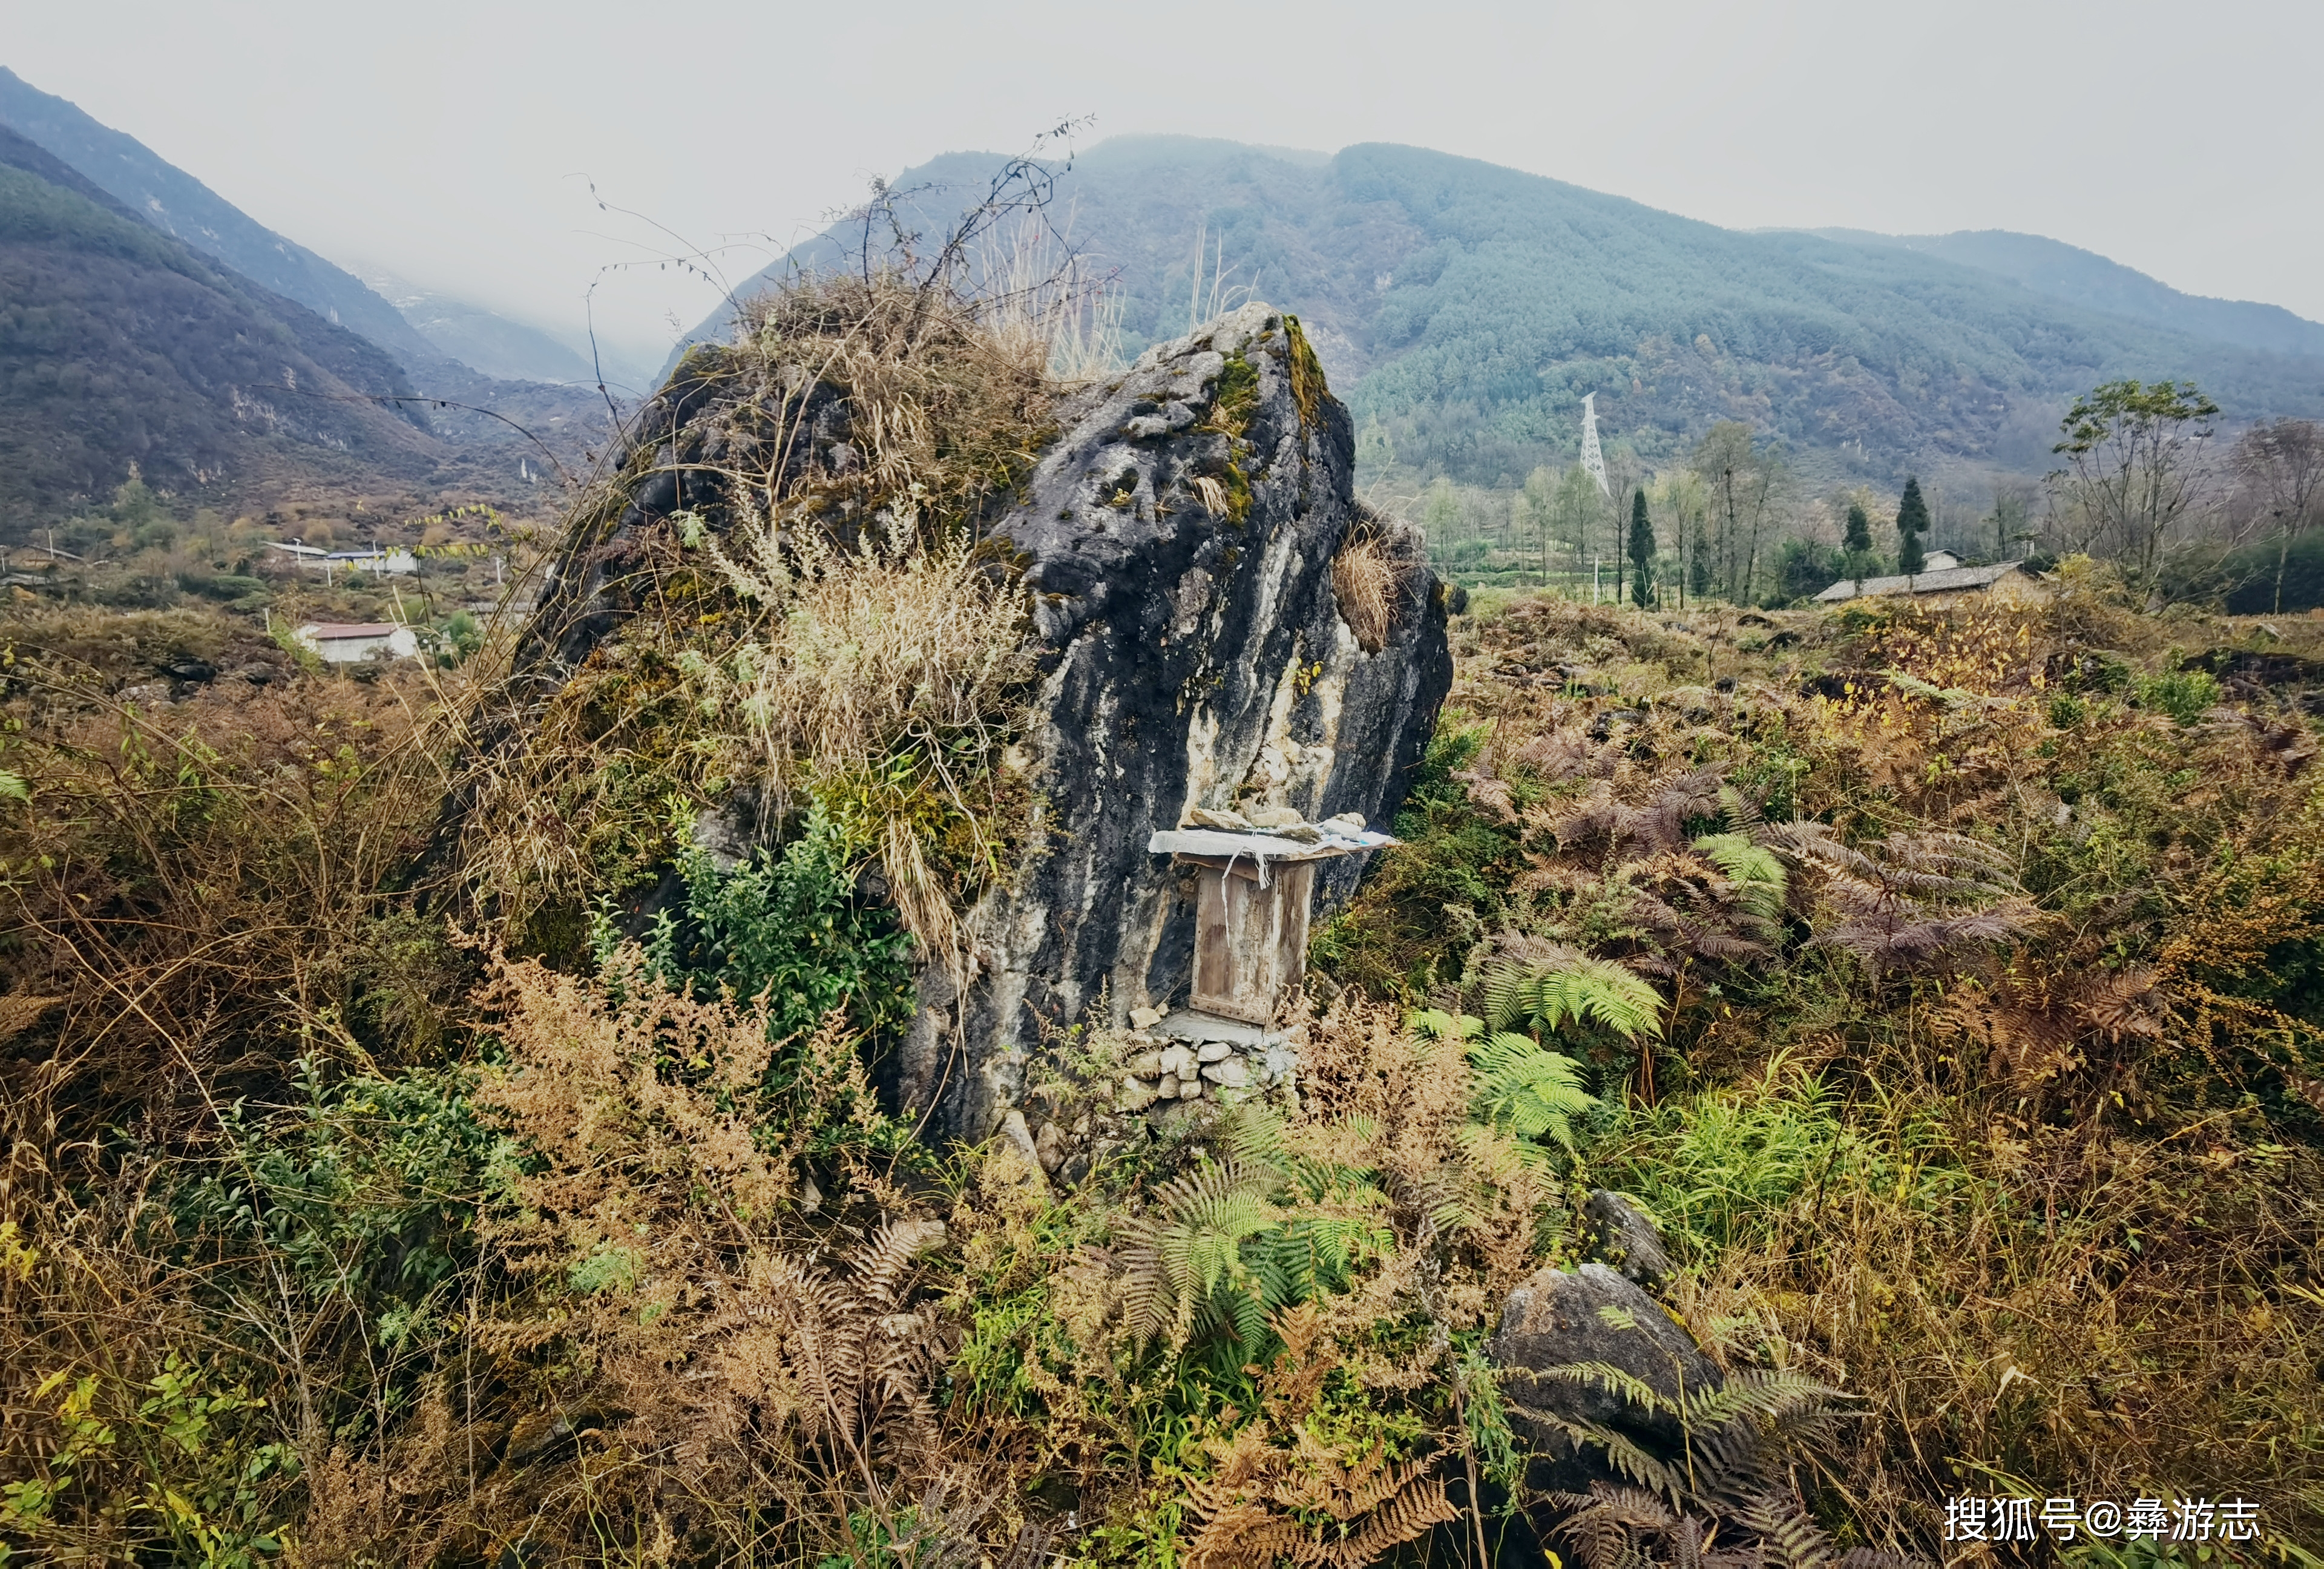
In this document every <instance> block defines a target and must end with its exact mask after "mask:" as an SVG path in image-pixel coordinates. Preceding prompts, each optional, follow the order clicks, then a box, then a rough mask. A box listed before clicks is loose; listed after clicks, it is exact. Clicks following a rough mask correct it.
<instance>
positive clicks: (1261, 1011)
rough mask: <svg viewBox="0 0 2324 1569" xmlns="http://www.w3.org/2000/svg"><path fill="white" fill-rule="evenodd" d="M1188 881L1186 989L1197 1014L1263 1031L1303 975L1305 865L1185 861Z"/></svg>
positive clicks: (1309, 888) (1309, 881) (1311, 873)
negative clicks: (1190, 870)
mask: <svg viewBox="0 0 2324 1569" xmlns="http://www.w3.org/2000/svg"><path fill="white" fill-rule="evenodd" d="M1187 859H1188V860H1190V861H1192V862H1194V864H1195V865H1196V867H1197V868H1198V869H1199V870H1198V871H1197V872H1196V873H1195V881H1194V891H1195V899H1194V995H1193V996H1192V997H1191V998H1190V999H1188V1001H1190V1003H1191V1004H1192V1005H1193V1007H1194V1011H1196V1012H1199V1013H1212V1014H1216V1015H1217V1016H1218V1017H1220V1018H1222V1019H1233V1020H1240V1021H1242V1022H1243V1023H1246V1024H1267V1023H1268V1022H1270V1021H1271V1020H1273V1019H1274V1018H1275V1010H1276V1006H1277V1004H1278V1003H1280V1002H1281V1001H1283V997H1284V994H1285V993H1286V992H1288V991H1290V989H1291V988H1292V987H1293V986H1295V985H1296V984H1297V983H1298V982H1299V980H1300V977H1301V976H1302V975H1304V974H1305V973H1306V968H1307V906H1308V902H1309V898H1310V896H1311V894H1312V893H1313V891H1314V886H1315V864H1314V862H1312V861H1300V862H1293V863H1290V864H1288V865H1286V864H1282V863H1277V864H1276V865H1273V866H1270V867H1268V872H1267V885H1266V886H1265V887H1261V886H1260V885H1259V868H1258V867H1257V866H1256V865H1254V864H1253V863H1250V862H1249V861H1245V860H1240V859H1238V860H1236V861H1234V862H1232V863H1229V862H1227V861H1225V860H1223V859H1222V858H1217V857H1213V856H1207V855H1204V856H1188V857H1187Z"/></svg>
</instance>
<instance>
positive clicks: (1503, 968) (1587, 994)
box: [1485, 955, 1663, 1040]
mask: <svg viewBox="0 0 2324 1569" xmlns="http://www.w3.org/2000/svg"><path fill="white" fill-rule="evenodd" d="M1662 1006H1663V1000H1662V996H1661V994H1660V993H1659V992H1656V991H1655V989H1654V987H1652V986H1651V985H1649V984H1647V983H1646V981H1645V980H1644V979H1643V978H1641V977H1640V976H1638V975H1636V974H1632V973H1631V972H1630V971H1628V970H1626V969H1624V968H1623V967H1622V966H1621V965H1619V964H1615V963H1614V962H1613V961H1612V960H1610V959H1591V958H1585V957H1583V956H1582V955H1572V957H1569V958H1566V959H1563V960H1561V961H1559V962H1558V963H1556V964H1504V965H1500V966H1499V967H1497V968H1495V969H1493V970H1491V971H1489V972H1488V973H1487V974H1486V976H1485V1018H1486V1020H1487V1022H1488V1023H1489V1025H1490V1026H1491V1028H1493V1029H1509V1028H1511V1027H1513V1026H1520V1025H1523V1026H1530V1027H1531V1028H1533V1029H1537V1030H1539V1031H1541V1032H1542V1033H1544V1034H1548V1033H1550V1032H1552V1031H1554V1030H1555V1029H1558V1028H1559V1027H1560V1026H1562V1025H1563V1024H1564V1023H1565V1022H1566V1021H1567V1020H1573V1021H1575V1022H1586V1023H1594V1024H1598V1025H1601V1026H1603V1027H1604V1028H1606V1029H1610V1030H1612V1031H1613V1032H1614V1033H1615V1034H1617V1035H1618V1036H1620V1037H1621V1038H1623V1039H1625V1040H1636V1039H1637V1038H1639V1037H1640V1036H1642V1035H1644V1036H1651V1037H1653V1038H1655V1039H1660V1038H1662V1033H1663V1021H1662Z"/></svg>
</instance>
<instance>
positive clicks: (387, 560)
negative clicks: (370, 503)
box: [324, 546, 420, 577]
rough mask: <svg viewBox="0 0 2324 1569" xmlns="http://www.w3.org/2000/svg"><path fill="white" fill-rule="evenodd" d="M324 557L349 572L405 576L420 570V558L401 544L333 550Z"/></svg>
mask: <svg viewBox="0 0 2324 1569" xmlns="http://www.w3.org/2000/svg"><path fill="white" fill-rule="evenodd" d="M324 559H326V560H327V561H328V562H329V563H330V564H331V565H332V566H334V567H344V568H346V569H347V570H348V571H350V572H392V573H394V574H395V575H396V576H398V577H405V576H409V575H410V574H411V573H414V572H417V571H419V570H420V558H419V557H417V556H414V555H413V554H412V553H411V552H410V551H409V550H406V549H402V548H401V546H397V547H393V548H391V549H385V550H379V549H372V550H334V551H332V552H331V553H330V554H329V555H328V556H327V557H326V558H324Z"/></svg>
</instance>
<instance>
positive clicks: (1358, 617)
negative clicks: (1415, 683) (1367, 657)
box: [1212, 507, 1420, 654]
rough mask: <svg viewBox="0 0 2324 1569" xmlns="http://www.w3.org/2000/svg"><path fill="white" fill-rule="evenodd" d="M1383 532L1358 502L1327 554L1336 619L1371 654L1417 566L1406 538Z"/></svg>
mask: <svg viewBox="0 0 2324 1569" xmlns="http://www.w3.org/2000/svg"><path fill="white" fill-rule="evenodd" d="M1212 510H1213V511H1217V510H1218V509H1217V508H1215V507H1213V509H1212ZM1389 530H1390V525H1389V524H1388V522H1387V521H1385V520H1383V519H1381V518H1379V517H1377V516H1375V515H1373V514H1372V513H1371V512H1369V509H1365V508H1362V507H1359V508H1358V509H1357V516H1356V518H1355V520H1354V521H1353V522H1351V524H1350V525H1349V528H1348V532H1347V535H1346V537H1345V538H1344V539H1343V540H1342V541H1341V544H1340V549H1339V553H1338V554H1337V555H1335V556H1333V558H1332V593H1333V597H1334V599H1335V600H1336V601H1337V602H1338V605H1339V607H1340V619H1341V620H1342V621H1344V622H1346V623H1348V630H1349V631H1350V632H1354V633H1355V634H1356V641H1357V642H1358V643H1359V644H1360V645H1361V646H1362V648H1363V650H1364V651H1365V652H1366V653H1374V654H1376V653H1378V652H1379V651H1380V650H1382V649H1384V648H1386V647H1387V646H1388V635H1389V633H1390V632H1393V631H1394V630H1395V626H1396V621H1397V615H1398V614H1400V613H1401V612H1402V611H1403V609H1404V604H1405V601H1406V599H1407V598H1408V597H1410V588H1411V585H1412V581H1413V577H1414V576H1415V574H1416V572H1417V571H1418V569H1419V568H1420V560H1419V558H1418V556H1417V555H1416V553H1415V552H1414V550H1413V549H1412V543H1411V541H1409V540H1402V539H1399V538H1397V536H1396V535H1395V534H1393V533H1391V532H1390V531H1389Z"/></svg>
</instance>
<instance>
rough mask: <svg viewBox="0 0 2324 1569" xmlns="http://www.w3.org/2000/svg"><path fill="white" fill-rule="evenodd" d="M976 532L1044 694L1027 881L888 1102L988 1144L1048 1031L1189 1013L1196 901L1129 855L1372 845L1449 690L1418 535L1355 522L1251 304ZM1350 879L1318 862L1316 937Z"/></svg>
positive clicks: (1034, 747) (1347, 492) (1179, 349)
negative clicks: (1289, 828)
mask: <svg viewBox="0 0 2324 1569" xmlns="http://www.w3.org/2000/svg"><path fill="white" fill-rule="evenodd" d="M1058 423H1059V428H1060V434H1059V435H1058V437H1057V438H1056V441H1055V443H1054V444H1053V445H1051V446H1050V447H1049V448H1047V451H1046V452H1045V454H1044V456H1043V457H1042V458H1041V460H1040V463H1039V466H1038V467H1037V469H1036V471H1035V472H1034V474H1033V476H1032V479H1031V483H1030V485H1029V486H1028V491H1027V492H1026V494H1024V495H1023V498H1022V500H1021V502H1020V503H1019V505H1017V506H1016V507H1015V508H1014V509H1013V510H1011V511H1010V512H1009V513H1008V514H1007V515H1006V516H1005V517H1004V518H1003V519H1001V521H1000V523H999V525H998V528H997V529H996V531H995V535H996V540H997V541H998V542H999V543H1000V544H1001V547H1002V548H1003V549H1006V550H1008V551H1009V552H1010V556H1011V558H1012V559H1013V561H1014V563H1015V565H1016V566H1017V567H1018V568H1019V569H1020V570H1021V571H1022V574H1023V578H1024V581H1025V583H1026V584H1027V585H1028V586H1029V587H1030V588H1031V589H1032V590H1033V591H1034V594H1035V595H1036V599H1035V617H1036V621H1037V631H1038V637H1039V642H1040V660H1041V669H1042V678H1041V683H1040V688H1039V691H1038V694H1037V698H1036V703H1035V711H1036V718H1035V722H1034V724H1033V725H1032V727H1031V731H1030V735H1029V739H1028V747H1027V752H1028V771H1029V776H1030V783H1031V785H1032V799H1033V801H1034V803H1035V805H1034V808H1033V819H1032V824H1031V832H1030V835H1029V837H1028V842H1027V846H1026V851H1025V854H1024V855H1023V857H1022V860H1021V861H1020V863H1019V865H1018V866H1017V867H1016V868H1015V869H1014V872H1013V875H1012V876H1011V877H1010V880H1009V881H1008V882H1007V883H1006V884H1005V885H1004V886H1002V887H1001V888H1000V889H998V890H996V891H993V892H992V893H991V894H990V895H988V896H987V897H986V898H985V899H984V900H983V901H982V903H981V904H980V905H979V906H978V908H977V909H975V910H973V912H972V913H971V915H970V917H969V919H968V922H967V929H968V934H969V937H970V941H971V953H972V955H973V961H974V971H973V976H972V978H971V980H970V983H969V984H968V985H967V987H966V988H965V990H962V989H961V988H959V987H956V986H955V985H954V982H953V978H952V977H951V976H950V975H948V974H945V973H944V972H943V971H941V970H939V969H936V968H933V967H931V968H930V969H928V970H927V971H925V972H924V973H923V980H922V985H921V992H920V996H921V1014H920V1020H919V1023H918V1028H916V1029H915V1030H914V1032H913V1035H912V1038H911V1040H910V1042H909V1044H908V1047H907V1048H906V1051H905V1053H904V1056H903V1058H902V1061H901V1062H900V1064H899V1069H900V1072H899V1088H900V1091H901V1098H902V1099H903V1100H904V1101H905V1102H906V1103H912V1104H918V1105H922V1106H931V1105H932V1106H934V1107H936V1109H937V1111H938V1114H939V1120H940V1121H941V1123H942V1124H943V1126H944V1127H945V1130H946V1131H949V1132H952V1133H954V1134H955V1135H958V1136H962V1137H966V1138H972V1139H973V1138H982V1137H983V1136H985V1135H987V1134H988V1133H990V1132H991V1130H992V1129H993V1128H995V1127H997V1126H998V1125H999V1124H1000V1122H1001V1120H1002V1118H1003V1117H1004V1116H1005V1115H1006V1113H1007V1112H1008V1110H1009V1109H1010V1107H1011V1106H1012V1105H1014V1104H1016V1103H1018V1102H1019V1099H1020V1097H1021V1094H1022V1091H1023V1086H1024V1083H1025V1075H1026V1070H1027V1067H1028V1064H1029V1063H1030V1061H1031V1059H1032V1057H1033V1056H1034V1054H1035V1053H1037V1051H1038V1050H1040V1049H1041V1047H1040V1043H1041V1041H1042V1039H1043V1033H1044V1031H1045V1029H1051V1028H1054V1027H1057V1026H1070V1025H1074V1024H1077V1023H1080V1022H1083V1021H1084V1020H1086V1019H1087V1018H1088V1017H1089V1016H1090V1014H1091V1012H1092V1011H1093V1010H1102V1011H1103V1012H1104V1013H1105V1014H1106V1015H1107V1016H1108V1021H1110V1022H1115V1023H1119V1022H1120V1021H1122V1020H1126V1019H1127V1017H1128V1015H1129V1013H1130V1011H1132V1010H1133V1009H1138V1008H1142V1007H1147V1006H1153V1005H1169V1004H1176V1003H1182V1002H1183V1001H1184V1000H1185V994H1186V991H1187V987H1188V983H1189V981H1190V977H1191V972H1192V965H1193V941H1194V910H1193V908H1192V900H1193V897H1194V881H1193V879H1192V878H1191V877H1190V876H1188V875H1186V874H1185V873H1184V872H1181V871H1180V870H1177V869H1176V868H1174V867H1173V866H1172V864H1171V863H1170V861H1169V859H1168V858H1167V857H1165V856H1157V855H1155V854H1149V853H1148V849H1147V842H1148V837H1149V835H1152V834H1153V833H1154V832H1155V831H1156V830H1157V829H1167V828H1173V827H1176V826H1178V824H1179V823H1180V821H1181V818H1182V817H1183V816H1184V814H1185V812H1186V811H1187V809H1188V808H1194V807H1203V808H1214V809H1215V808H1243V809H1246V810H1248V809H1251V808H1264V807H1276V808H1291V809H1293V810H1296V811H1297V812H1298V813H1300V814H1301V815H1302V816H1303V817H1306V818H1308V819H1309V820H1314V819H1319V818H1323V817H1332V816H1336V815H1338V814H1342V813H1348V812H1354V813H1359V814H1361V815H1362V816H1363V817H1365V818H1366V819H1367V820H1368V821H1371V822H1374V823H1378V822H1379V821H1380V820H1381V819H1383V818H1384V817H1387V816H1388V814H1389V813H1390V812H1391V811H1393V810H1394V808H1396V806H1397V803H1398V802H1399V801H1400V799H1401V798H1402V797H1403V794H1404V791H1405V789H1406V780H1407V775H1408V774H1409V772H1410V771H1411V769H1412V767H1413V765H1414V764H1415V763H1416V761H1418V760H1419V758H1420V755H1421V752H1422V751H1423V749H1424V748H1425V745H1426V743H1427V740H1428V736H1429V734H1430V731H1431V729H1432V727H1433V726H1434V722H1435V718H1436V713H1437V709H1438V707H1439V706H1440V705H1441V704H1442V702H1443V698H1444V695H1445V693H1446V691H1447V690H1448V689H1449V688H1450V687H1451V684H1452V656H1451V653H1450V651H1449V650H1448V648H1447V646H1446V641H1445V635H1444V607H1443V593H1442V591H1441V589H1440V588H1439V586H1438V585H1437V582H1436V579H1435V578H1434V576H1433V575H1432V574H1431V573H1430V572H1429V571H1428V570H1427V568H1426V567H1425V563H1424V561H1423V558H1422V545H1421V541H1420V540H1419V539H1418V537H1417V535H1416V532H1415V531H1412V530H1410V529H1408V528H1407V527H1406V526H1405V525H1402V524H1399V523H1396V522H1392V521H1388V520H1386V519H1383V518H1381V517H1379V516H1378V515H1376V514H1374V513H1372V512H1369V511H1368V510H1367V509H1365V508H1364V507H1362V506H1361V505H1360V503H1358V502H1357V500H1356V498H1355V494H1354V488H1353V473H1354V445H1355V444H1354V431H1353V427H1352V424H1351V420H1349V417H1348V412H1347V411H1346V409H1345V408H1343V407H1342V405H1341V403H1340V402H1339V401H1338V400H1337V399H1335V398H1333V396H1332V395H1331V393H1330V392H1328V391H1327V390H1326V389H1325V387H1324V384H1323V372H1322V369H1321V368H1320V367H1319V366H1318V365H1317V364H1316V362H1315V357H1314V354H1313V352H1312V351H1311V350H1310V349H1309V348H1308V346H1307V344H1306V342H1305V339H1304V338H1303V337H1301V335H1300V332H1299V328H1298V324H1297V322H1296V320H1295V319H1294V318H1290V317H1287V316H1285V315H1283V314H1282V313H1280V312H1278V311H1276V310H1274V309H1270V308H1268V307H1267V306H1264V305H1250V306H1246V307H1244V308H1243V309H1240V310H1238V311H1236V312H1234V313H1233V314H1232V315H1231V316H1228V317H1225V318H1222V319H1220V320H1217V321H1215V322H1213V323H1212V324H1210V325H1209V326H1207V327H1205V328H1202V329H1201V330H1200V331H1198V332H1195V333H1194V334H1192V335H1190V336H1188V337H1183V338H1179V339H1177V340H1176V341H1175V342H1172V343H1167V344H1164V345H1160V346H1157V347H1155V348H1152V349H1149V350H1148V351H1147V353H1146V354H1145V355H1142V356H1141V357H1140V358H1139V361H1138V363H1137V364H1136V365H1134V366H1132V367H1131V368H1130V371H1129V373H1128V374H1124V375H1120V376H1118V377H1112V378H1109V379H1107V380H1104V381H1102V382H1101V383H1098V384H1096V385H1094V386H1092V387H1090V388H1088V389H1087V390H1086V391H1084V392H1081V393H1079V394H1077V395H1076V396H1074V398H1072V399H1071V400H1069V401H1067V402H1066V403H1065V405H1064V406H1063V407H1062V408H1061V410H1060V411H1059V419H1058ZM1363 859H1364V858H1362V857H1351V858H1349V859H1346V860H1342V861H1339V862H1335V863H1325V866H1324V868H1323V871H1322V872H1321V874H1320V875H1319V876H1318V878H1317V879H1316V895H1315V898H1316V905H1317V907H1318V910H1319V912H1321V911H1322V910H1324V909H1329V907H1330V906H1331V905H1332V904H1333V902H1335V901H1338V900H1344V899H1345V898H1346V896H1347V895H1348V893H1349V892H1350V891H1352V889H1353V887H1354V884H1355V881H1356V880H1357V878H1358V877H1360V875H1361V872H1362V870H1363V867H1362V860H1363Z"/></svg>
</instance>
